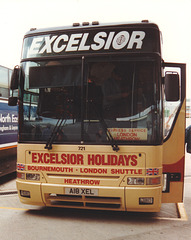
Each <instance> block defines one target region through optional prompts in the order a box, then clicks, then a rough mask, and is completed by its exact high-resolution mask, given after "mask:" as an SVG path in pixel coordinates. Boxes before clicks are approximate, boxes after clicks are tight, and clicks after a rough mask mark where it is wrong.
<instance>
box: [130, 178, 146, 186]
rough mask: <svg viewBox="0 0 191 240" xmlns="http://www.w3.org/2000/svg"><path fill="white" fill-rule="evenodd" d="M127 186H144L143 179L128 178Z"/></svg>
mask: <svg viewBox="0 0 191 240" xmlns="http://www.w3.org/2000/svg"><path fill="white" fill-rule="evenodd" d="M127 184H128V185H144V178H136V177H128V178H127Z"/></svg>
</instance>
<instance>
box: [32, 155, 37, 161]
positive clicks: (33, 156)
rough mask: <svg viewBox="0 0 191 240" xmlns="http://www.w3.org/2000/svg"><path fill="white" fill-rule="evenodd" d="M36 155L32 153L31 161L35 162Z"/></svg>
mask: <svg viewBox="0 0 191 240" xmlns="http://www.w3.org/2000/svg"><path fill="white" fill-rule="evenodd" d="M36 158H37V156H36V153H32V162H33V163H37V159H36Z"/></svg>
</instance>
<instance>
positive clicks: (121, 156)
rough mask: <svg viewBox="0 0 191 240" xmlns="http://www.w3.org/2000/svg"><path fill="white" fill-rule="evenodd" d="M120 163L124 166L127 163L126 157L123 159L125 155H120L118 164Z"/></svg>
mask: <svg viewBox="0 0 191 240" xmlns="http://www.w3.org/2000/svg"><path fill="white" fill-rule="evenodd" d="M119 165H122V166H124V165H125V162H124V159H123V155H119V160H118V166H119Z"/></svg>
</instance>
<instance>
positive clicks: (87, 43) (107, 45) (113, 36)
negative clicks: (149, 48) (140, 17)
mask: <svg viewBox="0 0 191 240" xmlns="http://www.w3.org/2000/svg"><path fill="white" fill-rule="evenodd" d="M144 38H145V32H144V31H132V33H129V32H128V31H121V32H118V33H116V32H114V31H111V32H109V33H106V32H104V31H101V32H98V33H96V34H95V35H93V36H90V33H87V32H86V33H75V34H71V35H69V34H62V35H48V36H47V35H46V36H42V35H41V36H38V37H34V38H33V41H32V43H31V46H30V49H29V52H28V54H29V55H28V56H31V55H36V54H51V53H54V54H56V53H58V54H59V53H61V52H63V51H65V52H75V51H89V50H93V51H98V50H109V49H113V50H120V49H123V48H126V49H132V48H133V47H135V48H136V49H141V48H142V45H143V40H144Z"/></svg>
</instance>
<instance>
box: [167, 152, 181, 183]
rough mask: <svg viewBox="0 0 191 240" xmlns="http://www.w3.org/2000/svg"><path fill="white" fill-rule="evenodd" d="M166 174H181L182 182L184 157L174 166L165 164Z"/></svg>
mask: <svg viewBox="0 0 191 240" xmlns="http://www.w3.org/2000/svg"><path fill="white" fill-rule="evenodd" d="M163 172H164V173H181V180H180V181H181V182H183V180H184V157H182V158H181V159H180V160H179V161H178V162H176V163H173V164H163Z"/></svg>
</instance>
